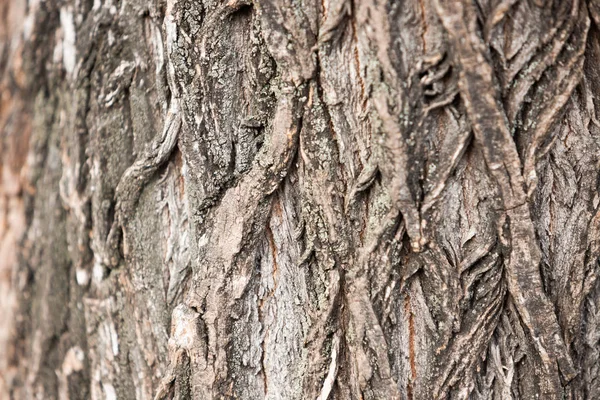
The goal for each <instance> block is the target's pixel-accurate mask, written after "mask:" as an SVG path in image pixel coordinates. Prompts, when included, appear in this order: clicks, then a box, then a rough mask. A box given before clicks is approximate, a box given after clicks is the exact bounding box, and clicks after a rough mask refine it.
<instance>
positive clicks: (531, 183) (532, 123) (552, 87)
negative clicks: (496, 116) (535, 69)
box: [521, 11, 590, 196]
mask: <svg viewBox="0 0 600 400" xmlns="http://www.w3.org/2000/svg"><path fill="white" fill-rule="evenodd" d="M581 14H582V17H581V19H580V21H579V24H578V26H577V29H576V31H575V32H574V33H573V36H574V37H575V39H576V40H577V41H576V42H575V43H573V44H572V46H573V48H572V50H570V49H569V50H567V51H566V52H565V53H566V54H565V56H564V58H565V59H562V57H559V64H558V65H559V66H560V67H558V66H557V68H556V69H553V70H552V71H548V79H547V80H546V79H544V80H542V81H540V82H539V83H538V85H539V86H538V88H539V91H541V92H542V93H539V92H538V93H536V96H535V98H536V99H540V101H539V102H536V104H535V107H530V108H529V110H528V112H527V113H526V114H525V119H524V121H525V127H524V128H523V130H522V133H521V134H523V135H524V139H525V140H526V141H527V145H526V148H525V151H524V157H523V158H524V161H523V177H524V178H525V180H526V184H527V193H528V196H531V194H532V193H533V192H534V190H535V187H536V184H537V177H536V175H535V162H536V159H537V158H538V157H541V156H543V153H542V151H545V152H548V151H549V150H550V146H545V147H543V148H542V146H543V145H544V143H547V142H548V141H549V140H550V135H551V134H552V128H553V126H554V125H555V123H556V121H557V119H558V117H559V116H560V113H561V111H562V110H563V108H564V106H565V105H566V103H567V102H568V101H569V99H570V98H571V95H572V93H573V91H574V90H575V87H576V86H577V85H578V84H579V82H580V80H581V78H582V76H583V63H584V58H583V53H584V50H585V47H586V42H587V32H588V28H589V23H590V20H589V18H588V17H587V13H585V12H583V11H582V13H581ZM547 83H549V84H547ZM548 86H549V87H548ZM548 97H550V100H546V101H545V99H547V98H548Z"/></svg>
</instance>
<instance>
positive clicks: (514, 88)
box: [504, 0, 585, 129]
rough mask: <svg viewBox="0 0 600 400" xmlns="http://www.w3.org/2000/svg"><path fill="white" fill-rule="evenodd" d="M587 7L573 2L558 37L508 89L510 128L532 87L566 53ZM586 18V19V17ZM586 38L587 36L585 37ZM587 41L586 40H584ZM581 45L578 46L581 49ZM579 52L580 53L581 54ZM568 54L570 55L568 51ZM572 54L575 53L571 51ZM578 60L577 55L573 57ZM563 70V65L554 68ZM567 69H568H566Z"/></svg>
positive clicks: (556, 36) (538, 54)
mask: <svg viewBox="0 0 600 400" xmlns="http://www.w3.org/2000/svg"><path fill="white" fill-rule="evenodd" d="M584 11H585V5H584V4H581V3H580V0H573V1H572V5H571V10H570V13H569V16H568V18H567V19H566V21H565V22H564V23H563V25H562V26H561V27H560V29H559V30H558V32H557V33H556V35H555V36H554V37H553V39H552V41H551V43H549V44H548V47H547V48H544V49H543V50H540V51H539V52H538V53H537V54H536V55H535V56H534V57H533V58H532V60H531V61H530V62H529V64H528V67H527V68H525V69H523V70H521V71H520V73H519V74H518V75H517V76H516V80H514V81H513V82H512V83H511V85H510V87H509V88H508V89H507V93H505V94H504V96H505V98H506V99H505V104H506V106H505V107H506V115H507V117H508V120H509V123H510V126H511V127H512V128H513V129H514V128H515V124H516V123H517V121H516V119H517V117H518V114H519V112H520V110H521V108H522V107H523V105H524V101H525V97H526V96H527V94H528V93H529V92H530V90H531V89H532V87H533V86H534V85H535V84H536V82H537V81H538V80H539V79H540V78H541V76H542V74H543V73H544V72H545V71H546V70H547V69H549V68H551V67H553V66H554V64H555V63H556V61H557V58H558V57H559V55H560V54H561V52H564V48H565V45H566V44H567V43H568V41H569V40H570V39H572V36H571V35H572V32H573V30H574V29H577V26H576V23H577V22H579V21H580V19H581V17H582V15H584V14H585V12H584ZM584 18H585V17H584ZM573 36H574V37H575V40H577V39H579V38H578V37H577V35H573ZM583 36H584V38H585V35H583ZM584 41H585V40H584ZM580 48H581V45H578V46H577V49H580ZM579 51H580V50H579ZM579 51H578V52H579ZM566 52H567V53H570V52H569V51H568V50H567V51H566ZM571 53H574V52H573V51H571ZM572 57H574V58H578V57H577V55H574V56H572ZM566 58H567V59H568V58H569V57H568V56H567V57H566ZM554 68H561V65H560V64H559V65H558V66H554ZM565 69H566V68H565Z"/></svg>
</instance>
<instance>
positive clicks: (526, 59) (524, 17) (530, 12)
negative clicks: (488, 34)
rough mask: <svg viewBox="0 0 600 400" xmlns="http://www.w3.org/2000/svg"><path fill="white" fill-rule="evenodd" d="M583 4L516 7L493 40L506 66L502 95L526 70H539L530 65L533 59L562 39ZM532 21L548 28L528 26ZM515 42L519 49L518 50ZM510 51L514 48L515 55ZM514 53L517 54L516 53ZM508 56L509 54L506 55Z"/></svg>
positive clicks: (521, 4)
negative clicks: (510, 27) (551, 44)
mask: <svg viewBox="0 0 600 400" xmlns="http://www.w3.org/2000/svg"><path fill="white" fill-rule="evenodd" d="M580 1H581V0H571V1H562V0H556V1H550V2H549V3H550V4H549V6H550V7H538V6H535V5H532V4H531V2H528V1H519V2H517V3H516V4H515V5H514V6H513V12H511V18H510V19H507V20H506V23H505V25H504V26H503V29H502V30H498V31H497V32H495V35H496V36H497V37H494V36H492V38H493V39H495V40H492V43H495V41H499V42H500V43H501V44H500V45H495V46H493V47H494V49H495V50H497V51H498V53H499V54H500V58H501V61H502V64H503V68H502V70H501V71H500V72H499V74H498V76H499V79H500V83H501V86H502V90H503V92H505V91H506V90H508V89H509V87H510V86H511V85H512V83H513V81H514V80H515V77H517V76H518V74H519V73H520V72H522V71H524V68H526V66H528V65H529V66H532V67H533V68H536V65H535V64H532V63H531V61H532V59H534V58H535V57H536V56H538V55H539V53H540V52H543V51H544V50H545V48H546V46H548V44H549V43H551V41H553V40H554V38H556V37H557V36H559V31H560V28H561V27H562V26H565V25H566V26H568V25H569V17H570V16H573V13H574V14H575V15H576V14H577V9H578V7H577V6H576V3H580ZM574 5H575V7H574ZM532 19H535V20H543V21H546V23H547V24H549V26H545V29H541V26H540V25H538V24H528V23H526V21H529V20H532ZM507 24H511V25H512V29H508V28H507ZM523 30H525V32H524V31H523ZM513 42H516V43H518V45H517V46H515V45H514V44H513ZM510 47H513V50H512V51H511V49H510ZM515 51H516V53H514V52H515ZM507 52H508V54H506V53H507Z"/></svg>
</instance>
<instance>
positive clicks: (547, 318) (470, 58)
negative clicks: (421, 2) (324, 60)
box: [436, 1, 575, 397]
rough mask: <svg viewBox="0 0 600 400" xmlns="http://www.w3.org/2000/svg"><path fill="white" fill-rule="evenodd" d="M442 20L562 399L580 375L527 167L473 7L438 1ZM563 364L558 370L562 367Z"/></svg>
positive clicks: (510, 270)
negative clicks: (527, 186) (542, 245)
mask: <svg viewBox="0 0 600 400" xmlns="http://www.w3.org/2000/svg"><path fill="white" fill-rule="evenodd" d="M436 6H437V9H438V13H439V15H440V18H441V20H442V22H443V24H444V26H445V28H446V29H447V31H448V34H449V37H450V40H451V42H452V43H453V50H454V52H455V54H454V56H455V58H456V60H457V62H458V63H459V64H460V67H461V72H460V83H459V87H460V90H461V96H462V98H463V100H464V101H465V105H466V109H467V114H468V116H469V118H470V120H471V124H472V126H473V130H474V133H475V139H476V140H477V142H479V143H480V144H481V145H482V146H483V149H484V155H485V159H486V163H487V166H488V168H489V171H490V173H491V174H492V176H493V177H494V179H495V180H496V183H497V185H498V187H499V190H500V193H501V196H502V200H503V203H504V209H505V216H504V217H503V218H502V220H501V223H500V224H499V226H501V227H502V228H501V232H500V236H501V238H502V240H503V244H504V245H505V246H506V248H507V249H508V250H507V251H508V253H507V254H506V258H507V260H506V273H507V277H506V278H507V283H508V289H509V292H510V294H511V296H512V298H513V299H514V301H515V303H516V305H517V309H518V310H519V314H520V316H521V319H522V320H523V323H524V324H525V325H526V326H527V327H528V329H529V332H530V335H531V337H532V339H533V340H534V342H535V343H536V347H537V350H538V355H539V357H540V358H541V360H542V363H543V366H544V370H543V371H540V373H541V374H542V375H546V376H549V377H550V379H551V380H552V382H553V386H554V387H553V388H552V389H551V392H548V393H547V395H548V396H555V397H556V396H559V395H558V394H557V393H559V390H561V389H560V388H561V386H562V385H561V381H560V376H559V375H558V372H559V370H558V368H560V372H561V373H562V376H564V377H565V378H566V379H567V380H570V379H572V378H573V377H574V376H575V370H574V367H573V363H572V360H571V358H570V356H569V354H568V352H567V350H566V347H565V344H564V342H563V340H562V338H561V337H560V327H559V326H558V323H557V319H556V314H555V313H554V309H553V307H552V305H551V303H550V302H549V301H548V299H547V298H546V297H545V296H544V295H542V293H544V291H543V286H542V282H541V277H540V273H539V263H540V251H539V248H538V245H537V242H536V237H535V231H534V229H533V224H532V221H531V216H530V212H529V209H528V205H527V203H526V195H525V191H524V182H523V177H522V175H521V163H520V160H519V156H518V153H517V150H516V146H515V144H514V142H513V140H512V138H511V136H510V133H509V130H508V127H507V123H506V117H505V116H504V113H503V111H502V108H501V106H500V100H499V95H498V93H497V89H496V87H495V85H494V81H493V73H492V69H491V66H490V64H489V63H488V61H487V60H486V56H485V46H484V45H483V43H482V41H481V39H480V38H479V37H478V36H477V34H476V29H475V24H476V16H475V13H474V9H473V5H472V4H462V3H461V2H457V1H452V2H443V3H442V2H439V1H438V2H437V4H436ZM557 364H558V368H557Z"/></svg>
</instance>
